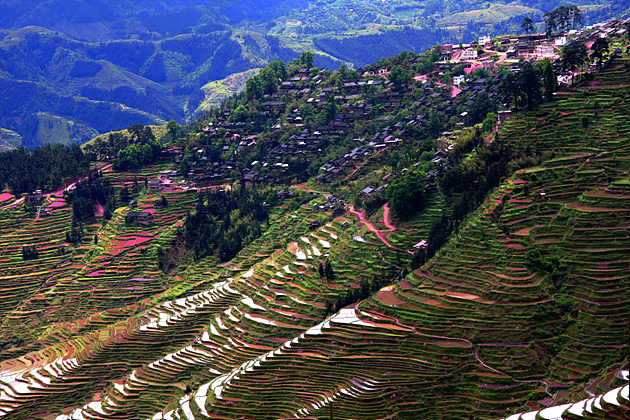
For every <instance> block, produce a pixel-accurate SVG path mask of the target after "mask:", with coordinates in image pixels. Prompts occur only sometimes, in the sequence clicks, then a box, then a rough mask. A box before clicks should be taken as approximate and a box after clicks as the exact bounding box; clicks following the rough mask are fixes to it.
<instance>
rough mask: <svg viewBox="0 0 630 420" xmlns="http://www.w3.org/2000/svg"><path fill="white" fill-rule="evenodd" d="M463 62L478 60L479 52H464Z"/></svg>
mask: <svg viewBox="0 0 630 420" xmlns="http://www.w3.org/2000/svg"><path fill="white" fill-rule="evenodd" d="M460 58H461V59H462V60H474V59H475V58H477V50H472V49H471V50H464V51H462V55H461V57H460Z"/></svg>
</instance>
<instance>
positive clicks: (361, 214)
mask: <svg viewBox="0 0 630 420" xmlns="http://www.w3.org/2000/svg"><path fill="white" fill-rule="evenodd" d="M349 211H350V213H352V214H355V215H356V216H357V217H358V218H359V220H360V221H361V223H363V224H364V225H365V226H367V228H368V230H369V231H371V232H374V234H375V235H376V237H377V238H378V239H380V240H381V241H382V242H383V243H384V244H385V245H387V246H388V247H390V248H394V246H393V245H392V244H390V243H389V242H387V240H386V239H385V238H384V237H383V234H382V233H381V231H380V230H378V229H376V228H375V227H374V225H373V224H372V223H370V222H369V221H368V220H366V219H365V210H363V211H361V212H358V211H356V210H355V209H354V206H352V205H351V206H350V209H349ZM383 217H384V216H383Z"/></svg>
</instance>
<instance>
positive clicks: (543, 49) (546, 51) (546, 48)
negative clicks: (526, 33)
mask: <svg viewBox="0 0 630 420" xmlns="http://www.w3.org/2000/svg"><path fill="white" fill-rule="evenodd" d="M534 54H536V56H537V57H543V58H544V57H552V56H553V55H554V54H555V50H554V48H553V47H552V46H551V45H536V48H535V50H534Z"/></svg>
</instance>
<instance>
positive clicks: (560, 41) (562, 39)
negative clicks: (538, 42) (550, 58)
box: [556, 36, 567, 47]
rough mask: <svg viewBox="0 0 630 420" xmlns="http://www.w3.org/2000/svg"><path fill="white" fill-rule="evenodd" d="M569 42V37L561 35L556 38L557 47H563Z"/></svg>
mask: <svg viewBox="0 0 630 420" xmlns="http://www.w3.org/2000/svg"><path fill="white" fill-rule="evenodd" d="M566 43H567V37H566V36H561V37H560V38H556V47H562V46H564V45H565V44H566Z"/></svg>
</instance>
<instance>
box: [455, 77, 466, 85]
mask: <svg viewBox="0 0 630 420" xmlns="http://www.w3.org/2000/svg"><path fill="white" fill-rule="evenodd" d="M464 80H465V78H464V76H463V75H462V76H455V77H453V84H454V85H457V86H459V85H461V84H462V83H464Z"/></svg>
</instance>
